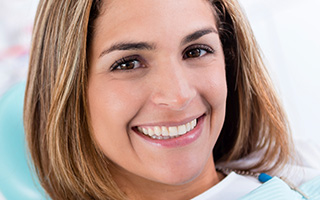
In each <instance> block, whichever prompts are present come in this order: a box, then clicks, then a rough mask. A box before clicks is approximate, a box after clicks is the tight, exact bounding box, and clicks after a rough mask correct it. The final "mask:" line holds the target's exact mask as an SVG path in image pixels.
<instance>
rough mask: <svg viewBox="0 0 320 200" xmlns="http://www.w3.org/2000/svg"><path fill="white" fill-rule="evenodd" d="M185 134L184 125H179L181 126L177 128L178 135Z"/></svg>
mask: <svg viewBox="0 0 320 200" xmlns="http://www.w3.org/2000/svg"><path fill="white" fill-rule="evenodd" d="M186 132H187V128H186V125H181V126H178V134H179V135H183V134H185V133H186Z"/></svg>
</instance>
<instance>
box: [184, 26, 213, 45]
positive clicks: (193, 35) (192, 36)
mask: <svg viewBox="0 0 320 200" xmlns="http://www.w3.org/2000/svg"><path fill="white" fill-rule="evenodd" d="M210 33H216V34H218V32H217V31H216V30H215V29H214V28H204V29H200V30H198V31H196V32H194V33H191V34H189V35H187V36H186V37H184V38H183V39H182V42H181V45H185V44H187V43H190V42H193V41H195V40H197V39H199V38H201V37H202V36H204V35H207V34H210Z"/></svg>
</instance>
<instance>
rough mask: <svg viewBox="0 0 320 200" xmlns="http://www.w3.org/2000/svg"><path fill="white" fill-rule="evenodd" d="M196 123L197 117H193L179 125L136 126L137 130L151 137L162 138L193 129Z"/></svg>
mask: <svg viewBox="0 0 320 200" xmlns="http://www.w3.org/2000/svg"><path fill="white" fill-rule="evenodd" d="M196 125H197V119H194V120H192V121H191V122H188V123H186V124H183V125H180V126H169V127H166V126H161V127H160V126H152V127H148V128H141V127H137V130H138V131H140V132H141V133H143V134H145V135H147V136H150V137H151V138H153V139H159V140H161V139H162V140H164V139H170V138H174V137H178V136H180V135H184V134H186V133H187V132H189V131H191V130H192V129H194V127H196Z"/></svg>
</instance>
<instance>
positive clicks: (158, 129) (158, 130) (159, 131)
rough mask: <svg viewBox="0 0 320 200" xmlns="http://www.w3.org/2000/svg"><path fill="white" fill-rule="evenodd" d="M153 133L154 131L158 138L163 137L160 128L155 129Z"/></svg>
mask: <svg viewBox="0 0 320 200" xmlns="http://www.w3.org/2000/svg"><path fill="white" fill-rule="evenodd" d="M153 131H154V134H155V135H156V136H160V135H161V129H160V127H159V126H156V127H154V129H153Z"/></svg>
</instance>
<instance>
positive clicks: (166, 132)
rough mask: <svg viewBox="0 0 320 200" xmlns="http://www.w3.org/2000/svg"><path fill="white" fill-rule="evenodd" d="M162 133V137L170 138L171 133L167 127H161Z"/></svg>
mask: <svg viewBox="0 0 320 200" xmlns="http://www.w3.org/2000/svg"><path fill="white" fill-rule="evenodd" d="M161 131H162V133H161V135H162V136H169V132H168V129H167V127H165V126H162V127H161ZM143 133H144V132H143Z"/></svg>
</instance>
